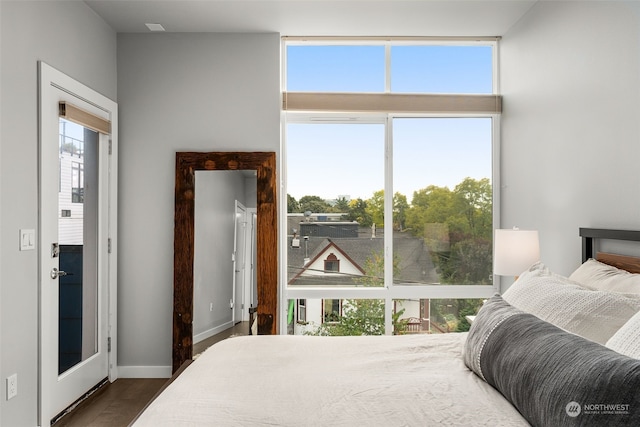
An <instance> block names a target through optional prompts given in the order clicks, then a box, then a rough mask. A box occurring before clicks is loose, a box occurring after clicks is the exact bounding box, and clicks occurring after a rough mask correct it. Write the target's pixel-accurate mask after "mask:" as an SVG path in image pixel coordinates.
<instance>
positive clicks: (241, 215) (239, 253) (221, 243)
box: [193, 170, 257, 354]
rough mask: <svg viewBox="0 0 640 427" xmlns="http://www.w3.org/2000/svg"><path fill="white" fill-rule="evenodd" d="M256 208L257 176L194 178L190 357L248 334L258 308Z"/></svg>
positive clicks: (220, 173) (226, 173)
mask: <svg viewBox="0 0 640 427" xmlns="http://www.w3.org/2000/svg"><path fill="white" fill-rule="evenodd" d="M256 205H257V180H256V171H255V170H204V171H196V172H195V213H194V221H195V224H194V231H195V236H194V239H195V240H194V264H193V267H194V274H193V276H194V277H193V345H194V349H193V353H194V354H197V353H199V352H201V351H202V350H204V349H206V348H207V347H209V346H210V345H211V344H213V343H215V342H216V341H217V340H218V338H219V335H218V334H220V335H226V334H223V332H225V331H227V334H229V333H233V334H242V335H247V334H249V333H250V327H251V324H250V320H251V317H252V316H250V311H251V309H253V308H255V307H257V286H256V283H257V281H256V269H255V268H254V266H255V265H256V261H255V260H256V225H257V213H256ZM254 329H255V325H254ZM254 333H255V331H254Z"/></svg>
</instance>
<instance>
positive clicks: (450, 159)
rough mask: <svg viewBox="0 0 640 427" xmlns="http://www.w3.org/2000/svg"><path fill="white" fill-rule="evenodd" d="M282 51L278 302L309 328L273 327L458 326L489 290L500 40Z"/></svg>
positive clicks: (319, 330) (316, 330)
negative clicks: (300, 303) (298, 303)
mask: <svg viewBox="0 0 640 427" xmlns="http://www.w3.org/2000/svg"><path fill="white" fill-rule="evenodd" d="M283 46H284V52H285V55H284V58H285V64H284V67H283V69H285V70H286V76H285V77H284V88H285V91H284V92H285V93H284V96H283V98H284V101H285V104H284V105H285V107H284V108H285V110H286V114H285V115H284V116H285V123H284V135H285V138H284V145H283V146H284V154H285V156H284V158H285V159H286V165H285V170H284V175H285V188H286V195H287V197H286V201H284V202H285V203H286V205H287V206H286V212H287V215H286V220H283V221H286V224H284V226H283V227H282V228H283V230H284V233H286V237H287V238H286V240H285V241H286V248H283V253H286V277H287V284H286V286H285V287H284V292H283V297H282V298H283V299H282V301H281V306H283V307H288V306H289V307H291V306H290V305H289V304H287V301H288V300H289V299H302V298H304V299H305V317H306V324H305V325H304V328H297V327H296V328H294V327H293V326H292V325H284V324H283V325H281V330H288V331H289V333H306V334H318V335H326V334H333V333H336V334H356V335H358V334H378V333H387V334H391V333H441V332H452V331H462V330H465V329H466V328H468V322H467V321H466V316H468V315H473V314H475V313H474V312H473V311H474V310H477V308H478V307H479V304H480V303H481V301H482V299H483V298H486V297H488V296H490V295H491V294H492V293H493V292H494V291H495V288H494V286H493V276H492V268H491V265H492V260H491V254H492V234H493V224H494V222H495V221H496V219H497V218H495V212H496V211H497V210H496V209H495V203H494V200H496V199H497V194H496V191H495V189H496V188H498V185H497V173H496V171H495V170H494V169H493V165H494V163H495V161H496V159H497V147H498V133H497V129H498V128H499V126H498V125H499V124H498V120H499V113H500V97H499V95H498V93H497V85H496V82H497V76H496V72H495V64H496V57H497V41H495V40H484V41H480V42H477V41H469V42H464V41H460V40H456V41H455V42H453V41H452V42H449V43H447V42H442V41H438V42H431V41H425V40H416V41H409V40H404V39H403V40H401V41H394V40H386V41H378V40H362V41H357V42H356V41H354V40H346V41H335V40H332V41H323V40H312V41H306V42H302V41H298V40H290V39H286V40H285V41H284V42H283ZM327 272H330V273H331V274H327ZM329 301H330V302H331V304H330V305H329V304H328V302H329ZM338 306H339V307H340V308H341V309H340V310H334V309H333V308H335V307H338ZM316 307H317V308H316ZM327 307H331V310H329V311H328V309H327ZM290 309H292V307H291V308H290ZM316 313H317V314H316ZM328 316H329V317H330V318H331V319H330V320H329V317H328ZM281 317H282V318H285V319H287V318H288V319H291V318H292V316H281ZM316 317H317V318H316ZM362 319H369V320H368V321H366V322H363V320H362ZM327 323H330V324H329V326H327ZM323 325H324V326H323ZM354 325H361V326H359V327H354ZM365 325H367V326H365ZM371 325H377V326H375V327H372V326H371ZM359 328H360V329H359Z"/></svg>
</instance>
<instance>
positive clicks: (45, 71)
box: [38, 61, 118, 426]
mask: <svg viewBox="0 0 640 427" xmlns="http://www.w3.org/2000/svg"><path fill="white" fill-rule="evenodd" d="M38 82H39V87H38V89H39V93H38V102H39V106H38V113H39V126H38V140H39V144H43V141H44V140H45V138H46V136H45V135H44V132H43V117H45V115H47V117H48V115H49V114H50V111H51V110H50V107H51V106H50V102H51V101H52V100H53V99H57V95H56V93H57V92H58V91H63V92H66V93H68V94H69V95H71V96H72V97H74V98H77V99H80V100H81V101H83V102H85V103H88V104H90V105H92V106H93V107H96V108H97V109H99V110H102V111H103V112H106V113H107V114H108V116H109V119H110V121H111V135H110V143H109V148H108V151H109V155H108V156H107V157H108V159H106V162H103V161H102V160H101V161H100V165H101V166H104V165H106V166H107V167H108V169H109V172H108V175H109V176H108V178H107V180H108V182H107V185H108V189H107V191H108V194H107V195H106V196H105V197H106V199H107V200H108V202H107V204H106V206H105V207H104V209H103V214H106V215H107V220H106V221H107V229H106V237H107V239H106V240H107V241H106V242H104V244H107V245H108V249H107V250H106V251H105V253H106V258H107V259H106V261H105V270H106V271H105V280H104V285H105V286H106V287H107V292H106V293H107V295H108V296H107V298H108V302H107V307H108V313H106V316H105V317H106V322H107V326H106V331H107V332H106V333H107V336H108V342H109V345H108V347H109V348H107V349H106V351H107V363H108V365H107V371H108V378H109V381H110V382H113V381H115V380H116V379H117V378H118V368H117V367H118V363H117V355H118V349H117V342H118V339H117V285H116V284H117V271H118V265H117V259H118V254H117V247H118V244H117V236H118V233H117V225H118V221H117V218H118V216H117V212H118V204H117V200H118V197H117V196H118V186H117V184H118V180H117V176H118V162H117V159H118V110H117V109H118V106H117V104H116V103H115V102H114V101H112V100H111V99H109V98H107V97H105V96H104V95H102V94H100V93H98V92H96V91H95V90H93V89H91V88H89V87H87V86H85V85H84V84H82V83H80V82H78V81H77V80H75V79H73V78H71V77H69V76H67V75H66V74H64V73H62V72H61V71H59V70H57V69H55V68H53V67H51V66H50V65H48V64H46V63H44V62H42V61H38ZM101 138H102V136H101ZM41 168H42V160H41V159H39V165H38V171H39V172H38V173H39V182H38V204H39V206H40V205H41V204H42V196H43V188H42V182H41V180H42V179H43V177H42V174H41V173H40V170H41ZM38 224H39V226H38V227H39V229H38V245H39V246H38V247H39V251H38V277H39V280H38V286H39V292H38V298H39V302H38V303H39V311H38V312H39V325H40V327H39V333H38V343H39V355H38V356H39V357H38V368H39V369H38V398H39V399H38V400H39V405H38V422H39V425H41V426H49V425H50V420H51V416H55V414H53V415H52V414H51V412H52V410H53V409H52V408H51V404H52V397H51V395H50V391H49V390H48V387H47V385H48V383H47V381H48V378H50V376H51V375H52V369H55V372H57V365H56V364H55V363H51V355H50V354H49V353H48V349H49V346H50V345H51V344H50V342H51V340H52V339H54V338H53V337H49V336H45V333H44V331H45V330H46V327H45V326H46V325H45V322H47V321H48V317H49V316H50V314H51V313H50V310H48V307H46V306H45V304H44V296H45V295H46V294H47V293H50V292H49V291H47V289H45V288H44V286H46V285H49V284H50V279H49V278H48V275H49V271H48V269H47V271H43V270H45V269H43V267H42V266H43V263H44V259H43V257H46V256H47V254H48V255H49V256H50V250H51V249H50V245H51V242H45V241H43V238H42V232H43V214H42V212H39V218H38ZM47 279H49V280H47ZM99 345H102V343H101V342H100V343H99ZM54 365H55V366H54ZM78 397H81V396H78ZM72 403H73V402H72Z"/></svg>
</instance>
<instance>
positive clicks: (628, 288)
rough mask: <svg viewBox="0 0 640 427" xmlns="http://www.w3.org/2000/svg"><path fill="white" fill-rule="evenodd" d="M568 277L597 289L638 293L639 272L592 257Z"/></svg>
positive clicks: (639, 290) (639, 287) (639, 288)
mask: <svg viewBox="0 0 640 427" xmlns="http://www.w3.org/2000/svg"><path fill="white" fill-rule="evenodd" d="M569 279H571V280H575V281H576V282H578V283H580V284H582V285H583V286H585V287H587V288H590V289H596V290H599V291H611V292H620V293H623V294H640V274H633V273H629V272H628V271H625V270H621V269H619V268H617V267H614V266H612V265H608V264H605V263H602V262H600V261H597V260H595V259H593V258H590V259H588V260H587V261H585V262H584V263H583V264H582V265H581V266H580V267H578V268H577V269H576V271H574V272H573V273H571V275H570V276H569Z"/></svg>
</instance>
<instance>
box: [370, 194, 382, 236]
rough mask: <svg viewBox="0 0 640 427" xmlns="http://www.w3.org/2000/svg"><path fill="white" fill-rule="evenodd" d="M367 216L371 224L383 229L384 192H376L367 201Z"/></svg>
mask: <svg viewBox="0 0 640 427" xmlns="http://www.w3.org/2000/svg"><path fill="white" fill-rule="evenodd" d="M366 209H367V214H368V215H369V216H370V217H371V221H372V222H371V224H375V225H376V227H384V190H380V191H376V192H375V193H373V196H371V198H370V199H369V200H367V208H366Z"/></svg>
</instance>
